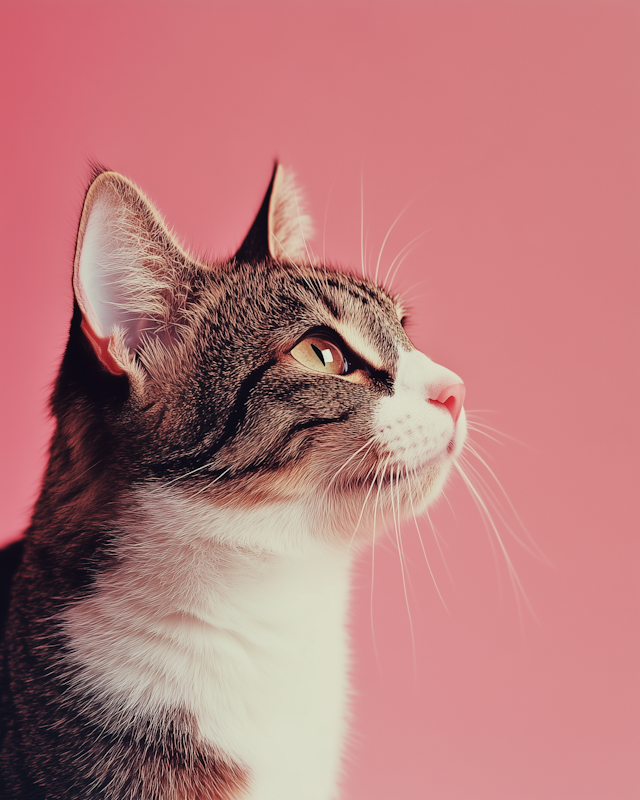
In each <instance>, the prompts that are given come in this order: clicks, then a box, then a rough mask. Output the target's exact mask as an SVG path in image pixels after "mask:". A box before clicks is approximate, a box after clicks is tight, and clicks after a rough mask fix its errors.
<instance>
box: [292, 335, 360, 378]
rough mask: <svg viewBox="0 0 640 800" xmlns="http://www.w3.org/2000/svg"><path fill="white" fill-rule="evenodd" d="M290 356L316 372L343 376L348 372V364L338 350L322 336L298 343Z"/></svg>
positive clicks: (307, 338) (305, 339) (309, 337)
mask: <svg viewBox="0 0 640 800" xmlns="http://www.w3.org/2000/svg"><path fill="white" fill-rule="evenodd" d="M291 355H292V356H293V357H294V358H295V360H296V361H298V362H300V364H302V365H303V366H305V367H309V369H313V370H315V371H316V372H324V373H326V374H328V375H344V374H345V373H346V372H348V370H349V362H348V361H347V359H346V358H345V357H344V356H343V355H342V351H341V350H340V348H339V347H338V346H337V345H336V344H335V343H334V342H332V341H331V340H330V339H326V338H324V337H323V336H307V337H306V338H304V339H303V340H302V341H301V342H298V344H297V345H296V346H295V347H294V348H293V350H292V351H291Z"/></svg>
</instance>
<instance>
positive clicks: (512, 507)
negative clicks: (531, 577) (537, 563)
mask: <svg viewBox="0 0 640 800" xmlns="http://www.w3.org/2000/svg"><path fill="white" fill-rule="evenodd" d="M466 449H467V450H469V452H470V453H472V454H473V455H474V456H475V457H476V458H477V459H478V461H479V462H480V463H481V464H482V466H483V467H484V468H485V469H486V470H487V472H488V473H489V475H491V477H492V478H493V480H494V481H495V482H496V485H497V486H498V488H499V489H500V491H501V492H502V494H503V496H504V497H505V499H506V501H507V503H508V504H509V508H510V509H511V511H512V512H513V516H514V517H515V518H516V519H517V521H518V523H519V525H520V527H521V528H522V530H523V531H524V532H525V533H526V534H527V538H528V539H529V541H530V542H531V545H532V546H533V547H534V549H535V551H536V553H537V556H538V558H541V559H542V560H543V561H547V558H546V556H545V555H544V553H543V552H542V551H541V550H540V548H539V547H538V545H537V544H536V542H535V541H534V539H533V537H532V536H531V534H530V533H529V531H528V530H527V527H526V525H525V524H524V522H523V521H522V519H521V518H520V515H519V514H518V512H517V511H516V509H515V506H514V505H513V503H512V502H511V498H510V497H509V495H508V494H507V492H506V491H505V489H504V487H503V485H502V484H501V483H500V481H499V480H498V477H497V476H496V474H495V472H494V471H493V470H492V469H491V467H490V466H489V465H488V464H487V462H486V461H485V460H484V458H482V456H481V455H480V454H479V453H478V452H477V451H476V450H475V449H474V447H473V446H472V445H471V444H470V443H469V442H467V443H466ZM465 462H466V463H467V464H468V465H469V466H470V467H471V469H473V470H474V472H475V473H476V475H478V477H479V478H480V480H482V482H483V483H484V484H485V486H486V487H487V490H488V491H489V492H490V493H491V494H492V495H493V492H491V489H490V488H489V485H488V484H487V482H486V481H485V480H484V478H483V477H482V476H481V475H480V474H479V473H478V471H477V470H476V469H474V467H473V465H472V464H470V463H469V461H468V460H467V459H465ZM496 502H497V501H496ZM505 524H506V523H505ZM507 528H508V529H509V530H510V531H511V528H509V526H508V525H507ZM511 533H512V535H513V536H514V538H515V539H516V540H517V541H518V542H520V544H521V545H522V546H523V547H524V548H525V549H526V550H528V551H529V552H531V550H529V548H528V547H527V545H526V544H525V543H524V542H523V541H522V540H521V539H520V538H519V537H518V536H516V534H515V533H513V531H511ZM531 554H532V555H535V553H533V552H532V553H531Z"/></svg>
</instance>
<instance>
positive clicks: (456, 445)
mask: <svg viewBox="0 0 640 800" xmlns="http://www.w3.org/2000/svg"><path fill="white" fill-rule="evenodd" d="M459 383H462V379H461V378H460V377H458V375H456V374H455V372H452V371H451V370H449V369H447V368H446V367H442V366H440V364H436V363H435V362H434V361H432V360H431V359H430V358H428V357H427V356H425V355H424V353H421V352H419V351H418V350H415V349H414V350H410V351H406V350H401V351H400V353H399V358H398V369H397V373H396V378H395V381H394V391H393V395H391V396H390V397H384V398H382V399H381V401H380V403H379V404H378V409H377V412H376V417H375V425H376V429H377V432H378V438H379V441H381V442H382V443H383V444H384V447H385V449H386V451H387V452H388V453H390V454H391V456H392V458H393V459H394V460H395V461H397V462H398V463H400V464H403V465H404V466H406V467H407V468H408V469H409V470H420V469H421V468H422V467H424V466H426V465H427V463H429V462H431V461H433V460H435V459H441V458H443V457H446V456H447V449H448V448H449V445H451V444H452V445H453V450H451V448H450V452H453V453H454V454H457V453H458V452H459V451H460V448H461V447H462V443H463V440H464V435H465V432H466V420H465V416H464V410H463V411H462V413H461V414H460V417H459V419H458V422H457V424H454V421H453V418H452V417H451V414H450V413H449V411H448V410H447V408H445V406H443V405H441V404H435V403H430V402H429V400H430V399H432V400H435V399H436V398H437V397H438V396H439V395H440V392H441V391H442V390H443V389H444V388H445V387H446V386H451V385H453V384H459Z"/></svg>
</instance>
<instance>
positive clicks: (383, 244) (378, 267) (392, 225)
mask: <svg viewBox="0 0 640 800" xmlns="http://www.w3.org/2000/svg"><path fill="white" fill-rule="evenodd" d="M409 205H410V203H407V205H406V206H405V207H404V208H403V209H402V211H401V212H400V213H399V214H398V216H397V217H396V218H395V219H394V220H393V222H392V223H391V227H390V228H389V230H388V231H387V234H386V236H385V237H384V239H383V240H382V247H381V248H380V252H379V253H378V261H377V262H376V275H375V278H374V281H375V283H378V271H379V269H380V261H381V259H382V253H383V252H384V246H385V245H386V243H387V239H388V238H389V235H390V234H391V231H392V230H393V229H394V228H395V226H396V223H397V222H398V221H399V220H400V218H401V217H402V215H403V214H404V212H405V211H406V210H407V209H408V208H409Z"/></svg>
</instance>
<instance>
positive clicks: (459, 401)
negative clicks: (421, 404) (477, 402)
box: [429, 383, 467, 422]
mask: <svg viewBox="0 0 640 800" xmlns="http://www.w3.org/2000/svg"><path fill="white" fill-rule="evenodd" d="M466 393H467V390H466V388H465V385H464V383H453V384H451V385H450V386H445V388H444V389H443V390H442V391H441V392H440V394H439V395H438V396H437V397H430V398H429V400H430V402H432V403H440V404H441V405H443V406H445V407H446V408H447V409H448V410H449V413H450V414H451V416H452V417H453V421H454V422H457V421H458V417H459V416H460V412H461V411H462V406H463V404H464V396H465V394H466Z"/></svg>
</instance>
